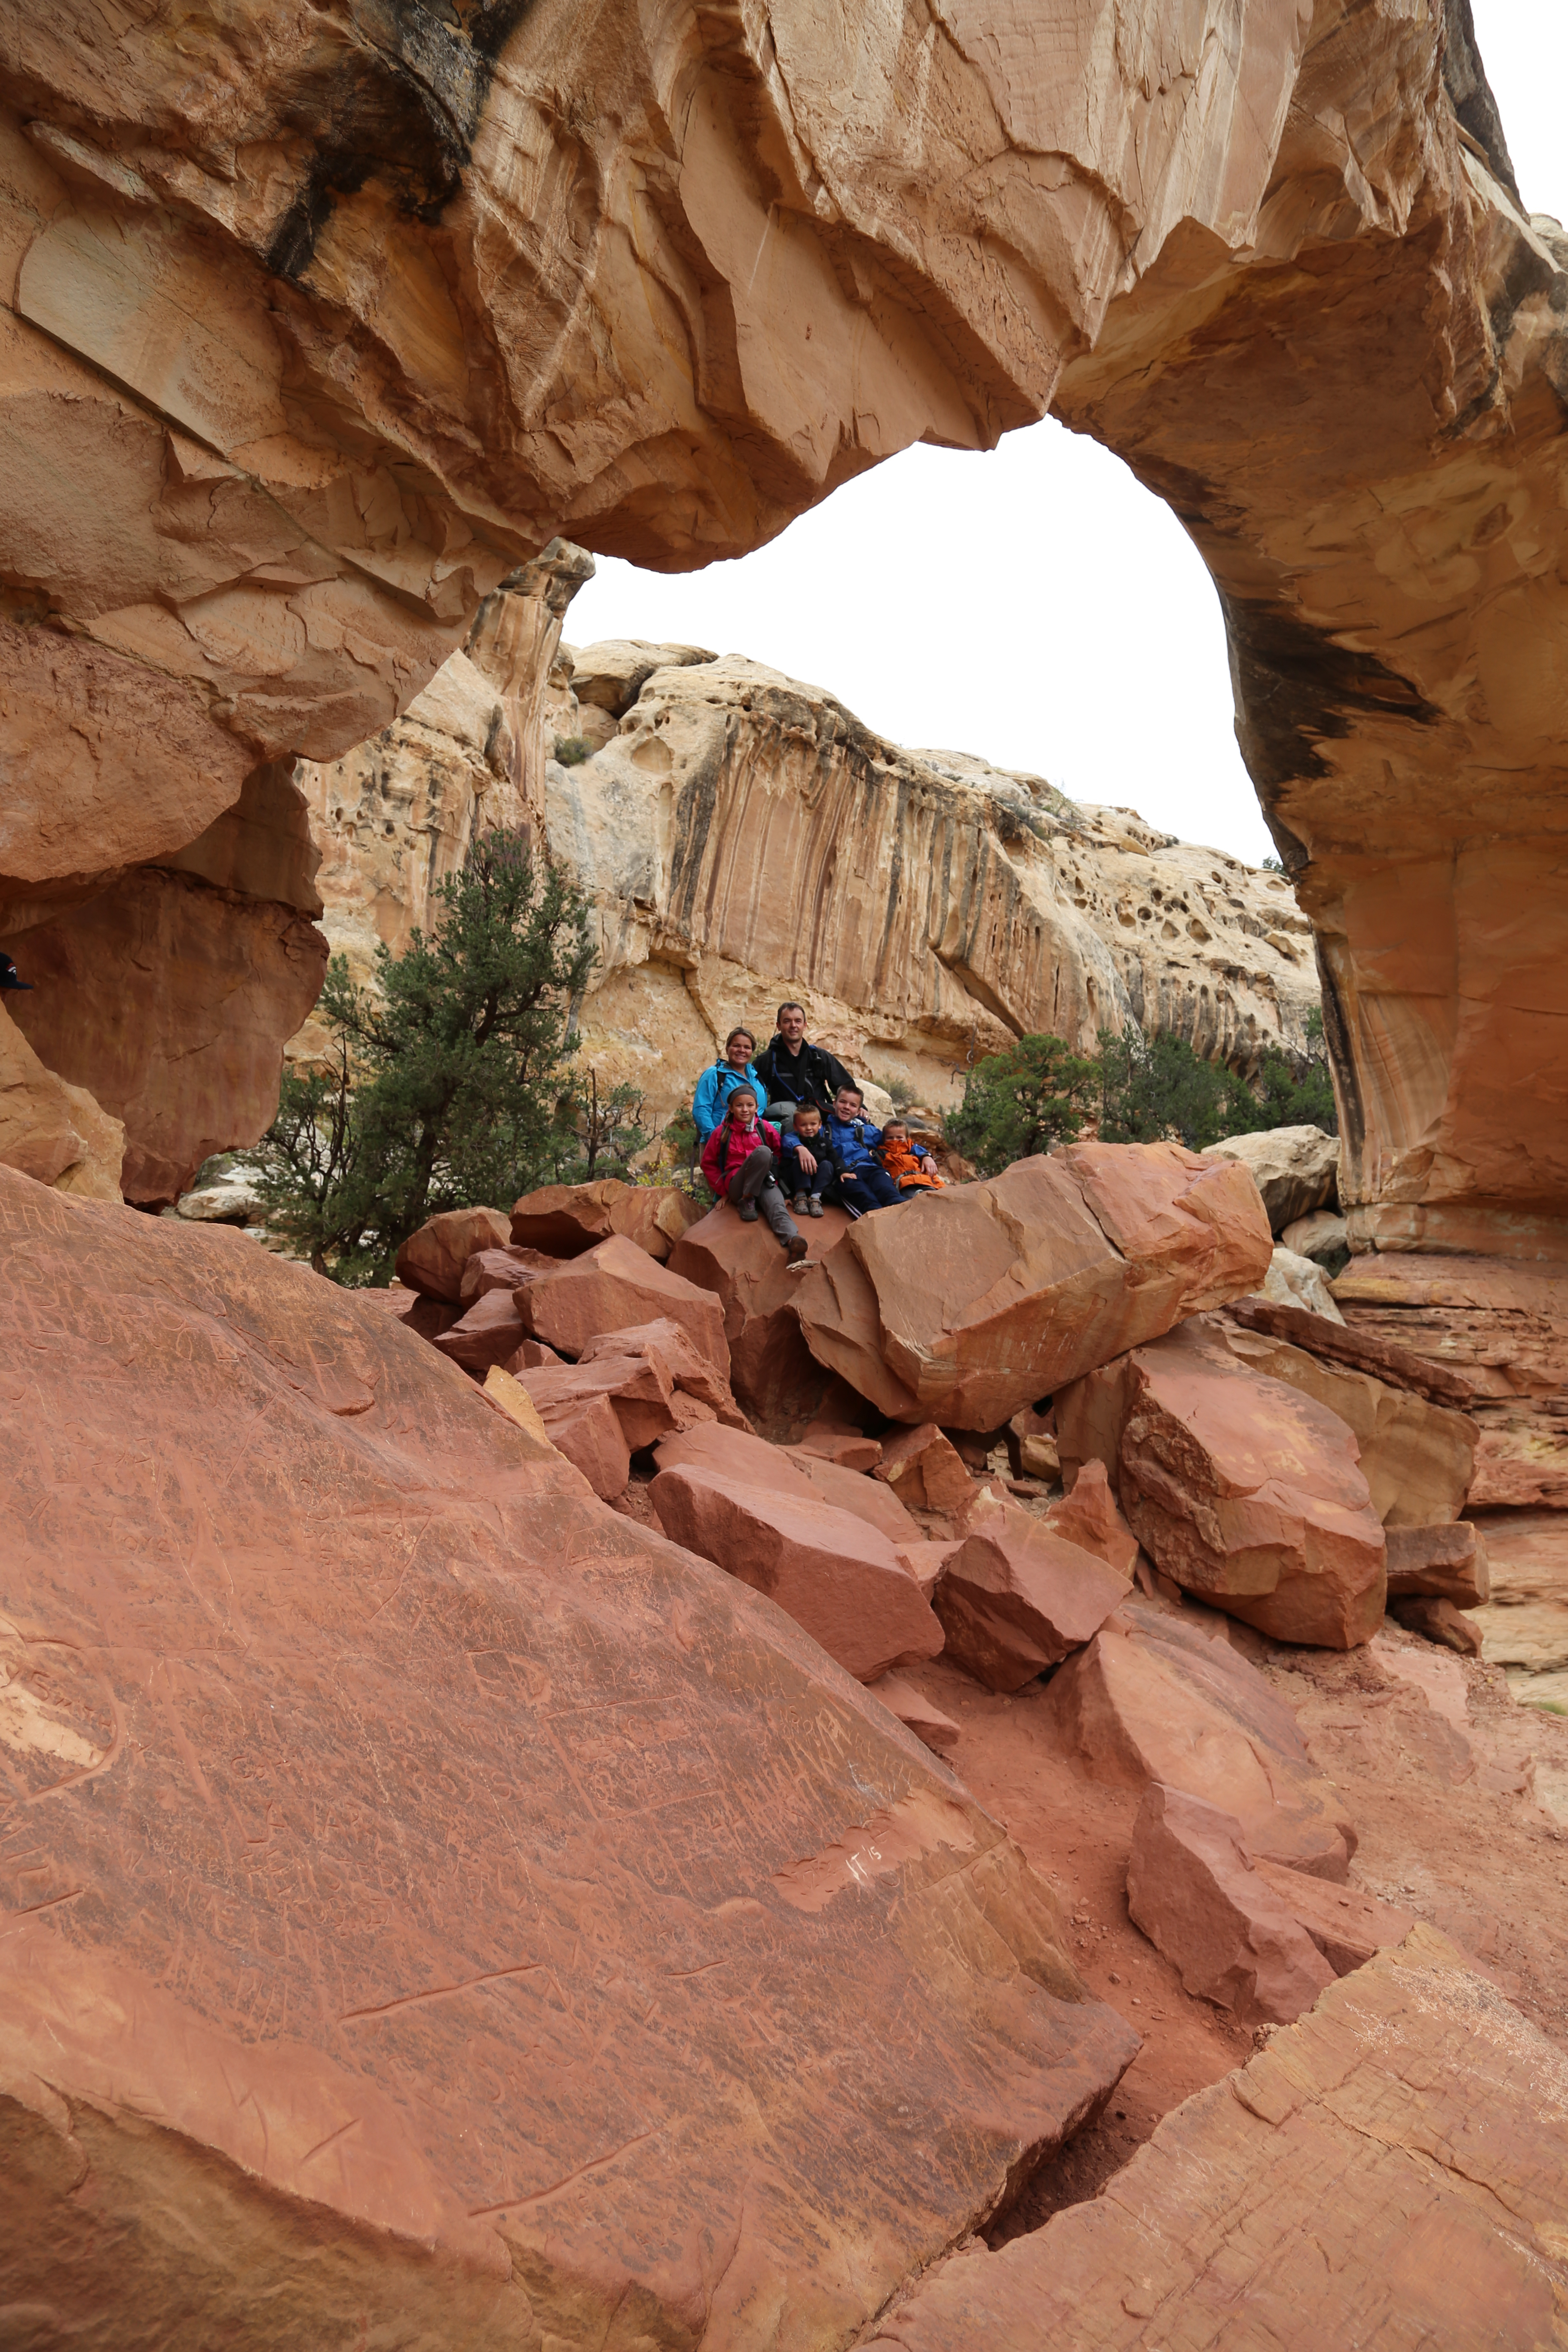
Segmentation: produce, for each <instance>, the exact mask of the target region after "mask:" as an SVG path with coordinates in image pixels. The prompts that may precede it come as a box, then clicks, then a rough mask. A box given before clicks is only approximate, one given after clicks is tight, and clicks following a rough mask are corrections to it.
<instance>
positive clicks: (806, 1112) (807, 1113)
mask: <svg viewBox="0 0 1568 2352" xmlns="http://www.w3.org/2000/svg"><path fill="white" fill-rule="evenodd" d="M821 1117H822V1105H821V1104H820V1103H796V1105H795V1108H794V1110H793V1111H792V1112H791V1113H790V1125H791V1126H792V1127H793V1126H794V1125H795V1120H796V1119H797V1118H821Z"/></svg>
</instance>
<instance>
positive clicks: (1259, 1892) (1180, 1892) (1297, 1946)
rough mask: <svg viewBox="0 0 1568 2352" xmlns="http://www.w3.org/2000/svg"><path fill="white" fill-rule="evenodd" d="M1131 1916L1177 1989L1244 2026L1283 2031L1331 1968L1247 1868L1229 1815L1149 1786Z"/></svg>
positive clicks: (1268, 1883)
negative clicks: (1166, 1963)
mask: <svg viewBox="0 0 1568 2352" xmlns="http://www.w3.org/2000/svg"><path fill="white" fill-rule="evenodd" d="M1127 1908H1128V1911H1129V1913H1130V1915H1131V1918H1132V1921H1133V1924H1134V1926H1136V1927H1142V1930H1143V1933H1144V1934H1145V1935H1146V1936H1147V1937H1148V1938H1149V1940H1150V1942H1151V1943H1152V1944H1153V1945H1155V1946H1156V1947H1157V1948H1159V1950H1161V1951H1162V1952H1163V1953H1164V1955H1165V1958H1167V1959H1168V1960H1173V1962H1174V1963H1175V1965H1176V1967H1177V1968H1179V1969H1180V1970H1181V1972H1182V1983H1183V1985H1184V1987H1185V1989H1186V1990H1187V1991H1188V1992H1191V1993H1199V1994H1201V1995H1202V1997H1203V1998H1204V2000H1212V2001H1213V2002H1215V2005H1216V2007H1218V2008H1220V2009H1228V2010H1230V2011H1232V2012H1233V2014H1234V2015H1235V2016H1236V2017H1237V2019H1239V2021H1240V2022H1241V2023H1242V2024H1243V2025H1265V2024H1273V2025H1289V2024H1292V2023H1293V2022H1294V2021H1295V2020H1296V2019H1297V2018H1298V2017H1300V2014H1301V2011H1303V2010H1304V2009H1310V2007H1311V2005H1312V2003H1313V2002H1314V2001H1315V2000H1316V1999H1317V1998H1318V1995H1319V1994H1320V1993H1321V1991H1322V1990H1323V1988H1324V1987H1325V1986H1326V1985H1331V1984H1332V1982H1333V1980H1334V1973H1335V1972H1334V1970H1333V1969H1331V1967H1330V1965H1329V1963H1328V1962H1327V1960H1325V1959H1324V1958H1323V1957H1322V1955H1321V1952H1320V1951H1319V1949H1318V1947H1317V1946H1316V1944H1315V1943H1313V1941H1312V1939H1311V1937H1310V1936H1309V1935H1308V1934H1307V1931H1306V1929H1305V1928H1304V1927H1302V1926H1301V1924H1300V1921H1299V1920H1298V1918H1297V1917H1296V1915H1295V1913H1294V1912H1293V1911H1292V1910H1290V1909H1289V1907H1288V1906H1287V1905H1286V1904H1285V1902H1284V1901H1283V1900H1282V1899H1281V1897H1280V1896H1279V1895H1278V1894H1277V1893H1276V1891H1275V1888H1274V1885H1273V1881H1272V1879H1270V1878H1266V1877H1264V1876H1263V1874H1262V1873H1261V1872H1260V1871H1258V1869H1257V1868H1256V1867H1255V1866H1254V1864H1253V1860H1252V1857H1251V1855H1250V1854H1249V1853H1247V1847H1246V1844H1245V1843H1244V1842H1243V1839H1242V1834H1241V1824H1240V1822H1238V1821H1237V1819H1236V1817H1235V1815H1234V1814H1233V1813H1226V1812H1222V1811H1220V1809H1219V1807H1218V1806H1217V1805H1211V1804H1207V1803H1205V1801H1204V1799H1203V1798H1202V1797H1190V1796H1187V1795H1185V1794H1184V1792H1183V1791H1182V1790H1179V1789H1167V1788H1165V1787H1164V1786H1163V1783H1161V1782H1160V1781H1157V1780H1156V1781H1152V1782H1151V1784H1150V1786H1149V1788H1148V1789H1147V1790H1145V1792H1144V1797H1143V1801H1142V1804H1141V1805H1140V1806H1139V1808H1138V1819H1137V1821H1136V1822H1134V1824H1133V1829H1132V1852H1131V1856H1130V1857H1129V1860H1128V1864H1127Z"/></svg>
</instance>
